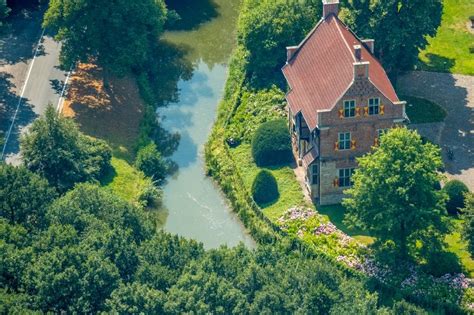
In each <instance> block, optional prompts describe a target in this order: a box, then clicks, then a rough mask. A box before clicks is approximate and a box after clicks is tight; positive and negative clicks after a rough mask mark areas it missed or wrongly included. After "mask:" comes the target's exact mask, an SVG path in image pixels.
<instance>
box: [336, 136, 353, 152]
mask: <svg viewBox="0 0 474 315" xmlns="http://www.w3.org/2000/svg"><path fill="white" fill-rule="evenodd" d="M338 138H339V141H338V149H339V150H350V149H351V133H350V132H340V133H339V137H338Z"/></svg>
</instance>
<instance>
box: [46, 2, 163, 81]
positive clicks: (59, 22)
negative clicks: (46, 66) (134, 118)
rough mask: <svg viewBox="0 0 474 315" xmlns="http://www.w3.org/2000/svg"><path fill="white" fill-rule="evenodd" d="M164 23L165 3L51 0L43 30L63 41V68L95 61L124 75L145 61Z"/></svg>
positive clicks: (105, 69)
mask: <svg viewBox="0 0 474 315" xmlns="http://www.w3.org/2000/svg"><path fill="white" fill-rule="evenodd" d="M165 19H166V6H165V4H164V2H163V0H136V1H129V0H117V1H109V0H80V1H77V0H51V1H50V2H49V8H48V10H47V11H46V14H45V16H44V22H43V26H44V27H46V28H49V29H52V30H53V31H54V32H56V39H57V40H60V41H62V42H63V46H62V49H61V61H62V64H63V65H64V66H65V67H69V66H71V65H72V64H73V63H74V62H75V61H84V62H87V61H89V60H90V59H91V58H93V59H95V60H97V62H98V64H99V65H101V66H102V67H103V68H104V73H107V72H109V71H110V72H113V73H116V74H124V73H126V72H128V71H130V70H132V69H133V68H136V67H141V66H144V64H145V63H146V62H147V60H148V58H149V57H150V54H151V53H152V50H153V49H152V48H153V47H155V44H156V42H157V40H158V36H159V35H160V33H161V32H162V30H163V24H164V22H165ZM104 76H105V77H106V75H104Z"/></svg>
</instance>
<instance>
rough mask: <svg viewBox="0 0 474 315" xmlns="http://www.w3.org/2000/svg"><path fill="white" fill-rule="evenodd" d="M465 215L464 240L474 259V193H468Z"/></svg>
mask: <svg viewBox="0 0 474 315" xmlns="http://www.w3.org/2000/svg"><path fill="white" fill-rule="evenodd" d="M464 203H465V207H464V209H463V211H462V212H463V213H464V218H465V221H464V239H465V240H466V241H467V243H468V247H467V248H468V250H469V252H470V253H471V256H472V257H474V193H466V197H465V201H464Z"/></svg>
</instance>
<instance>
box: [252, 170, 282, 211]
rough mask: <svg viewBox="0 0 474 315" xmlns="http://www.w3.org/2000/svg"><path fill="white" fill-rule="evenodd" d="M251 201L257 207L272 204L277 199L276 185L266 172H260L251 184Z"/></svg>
mask: <svg viewBox="0 0 474 315" xmlns="http://www.w3.org/2000/svg"><path fill="white" fill-rule="evenodd" d="M252 196H253V200H255V202H256V203H257V204H259V205H263V204H266V203H270V202H273V201H275V200H277V199H278V196H279V193H278V183H277V181H276V179H275V177H274V176H273V174H272V173H270V172H269V171H267V170H261V171H260V172H259V173H258V174H257V176H256V177H255V180H254V181H253V184H252Z"/></svg>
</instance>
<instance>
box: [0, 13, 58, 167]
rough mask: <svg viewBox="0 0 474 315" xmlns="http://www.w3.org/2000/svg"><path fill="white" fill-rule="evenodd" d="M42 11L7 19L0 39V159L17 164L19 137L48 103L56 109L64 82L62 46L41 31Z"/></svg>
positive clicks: (20, 14) (19, 161)
mask: <svg viewBox="0 0 474 315" xmlns="http://www.w3.org/2000/svg"><path fill="white" fill-rule="evenodd" d="M42 13H43V12H42V11H40V10H38V11H23V12H21V13H18V14H16V15H14V16H12V17H11V18H10V21H9V22H10V27H9V28H8V29H7V30H6V31H5V34H3V35H1V36H0V130H1V131H2V132H3V133H4V137H5V143H4V146H3V148H1V152H0V159H4V160H5V161H6V162H7V163H11V164H15V165H17V164H20V163H21V157H20V154H19V152H20V137H21V134H23V133H24V132H25V131H27V130H28V127H29V126H31V124H32V123H33V121H34V120H35V119H37V118H38V117H40V116H41V115H43V114H44V112H45V111H46V108H47V106H48V104H52V105H53V106H54V107H55V108H57V107H58V106H59V105H60V104H59V103H60V99H61V95H62V93H63V92H64V85H65V82H66V79H67V73H66V71H62V70H60V69H59V53H60V50H61V44H60V43H58V42H56V41H54V40H53V38H52V37H51V36H49V35H47V34H45V32H44V31H43V30H42V29H41V19H42Z"/></svg>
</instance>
